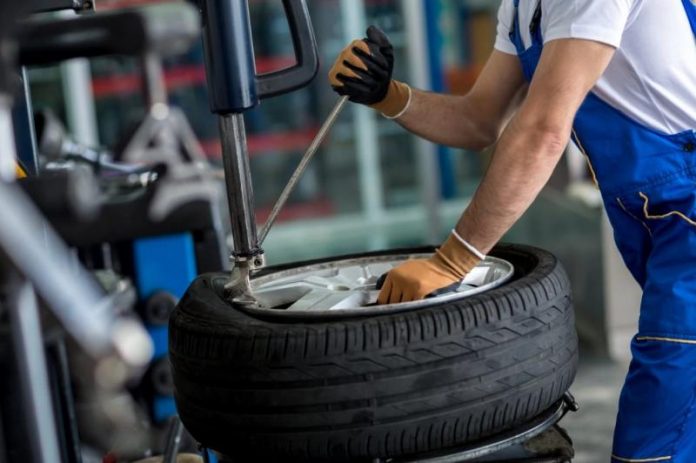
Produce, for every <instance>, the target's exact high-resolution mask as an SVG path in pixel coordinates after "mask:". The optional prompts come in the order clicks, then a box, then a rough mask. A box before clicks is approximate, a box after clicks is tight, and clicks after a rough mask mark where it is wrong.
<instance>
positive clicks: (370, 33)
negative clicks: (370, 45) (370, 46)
mask: <svg viewBox="0 0 696 463" xmlns="http://www.w3.org/2000/svg"><path fill="white" fill-rule="evenodd" d="M367 39H368V40H369V41H371V42H374V43H376V44H377V45H379V46H380V47H389V46H391V43H390V42H389V38H388V37H387V35H386V34H385V33H384V32H382V29H380V28H379V27H377V26H370V27H368V28H367Z"/></svg>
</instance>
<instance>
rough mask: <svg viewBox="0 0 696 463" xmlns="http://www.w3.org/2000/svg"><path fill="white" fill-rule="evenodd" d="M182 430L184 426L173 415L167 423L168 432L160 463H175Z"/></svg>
mask: <svg viewBox="0 0 696 463" xmlns="http://www.w3.org/2000/svg"><path fill="white" fill-rule="evenodd" d="M183 430H184V425H183V424H181V420H180V419H179V417H178V416H176V415H174V416H173V417H172V419H171V421H170V422H169V430H168V431H167V443H166V444H165V446H164V458H163V459H162V463H176V456H177V454H178V453H179V445H180V444H181V434H182V432H183Z"/></svg>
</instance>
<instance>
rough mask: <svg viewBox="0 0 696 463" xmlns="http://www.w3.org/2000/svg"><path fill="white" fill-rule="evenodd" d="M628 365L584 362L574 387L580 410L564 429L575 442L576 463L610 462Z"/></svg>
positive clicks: (569, 415)
mask: <svg viewBox="0 0 696 463" xmlns="http://www.w3.org/2000/svg"><path fill="white" fill-rule="evenodd" d="M627 370H628V364H624V363H613V362H610V361H607V360H597V359H582V360H581V361H580V367H579V369H578V374H577V377H576V379H575V383H574V384H573V387H571V389H570V391H571V392H572V393H573V395H574V396H575V399H576V400H577V402H578V404H579V405H580V410H579V411H578V412H577V413H570V414H568V415H567V416H566V417H565V418H564V419H563V421H562V422H561V426H562V427H564V428H565V429H566V430H567V431H568V434H570V437H571V438H572V439H573V442H574V447H575V459H573V463H602V462H608V461H609V456H610V455H611V441H612V434H613V432H614V421H615V419H616V410H617V403H618V399H619V393H620V392H621V386H622V384H623V381H624V377H625V375H626V371H627Z"/></svg>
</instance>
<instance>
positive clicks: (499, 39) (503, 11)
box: [495, 0, 517, 55]
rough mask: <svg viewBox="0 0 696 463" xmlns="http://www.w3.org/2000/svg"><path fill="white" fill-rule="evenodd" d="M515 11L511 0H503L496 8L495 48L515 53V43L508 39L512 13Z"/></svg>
mask: <svg viewBox="0 0 696 463" xmlns="http://www.w3.org/2000/svg"><path fill="white" fill-rule="evenodd" d="M514 12H515V7H514V5H513V0H503V1H502V2H501V3H500V7H499V8H498V29H497V33H496V38H495V49H496V50H499V51H502V52H503V53H508V54H510V55H515V54H517V49H516V48H515V45H514V44H513V43H512V40H510V28H511V27H512V15H513V14H514Z"/></svg>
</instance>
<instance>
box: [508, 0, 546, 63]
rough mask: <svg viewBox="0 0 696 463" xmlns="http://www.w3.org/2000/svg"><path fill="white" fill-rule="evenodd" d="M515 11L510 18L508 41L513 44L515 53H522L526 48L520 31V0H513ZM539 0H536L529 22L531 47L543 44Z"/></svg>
mask: <svg viewBox="0 0 696 463" xmlns="http://www.w3.org/2000/svg"><path fill="white" fill-rule="evenodd" d="M514 6H515V13H514V17H513V18H512V27H511V28H510V41H511V42H512V43H513V44H514V45H515V48H516V49H517V54H518V55H522V54H524V53H525V51H527V50H526V48H525V46H524V42H523V41H522V33H521V29H520V0H514ZM541 16H542V11H541V0H538V2H537V6H536V9H535V10H534V16H533V17H532V21H531V23H530V24H529V33H530V35H531V37H532V47H535V46H537V47H538V46H542V45H543V44H544V39H543V37H542V34H541Z"/></svg>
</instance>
